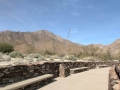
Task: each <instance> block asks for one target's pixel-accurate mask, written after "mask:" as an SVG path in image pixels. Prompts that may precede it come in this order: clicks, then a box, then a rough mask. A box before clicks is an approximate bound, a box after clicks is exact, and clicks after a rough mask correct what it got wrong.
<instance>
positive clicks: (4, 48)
mask: <svg viewBox="0 0 120 90" xmlns="http://www.w3.org/2000/svg"><path fill="white" fill-rule="evenodd" d="M12 51H14V47H13V45H12V44H10V43H0V52H2V53H10V52H12Z"/></svg>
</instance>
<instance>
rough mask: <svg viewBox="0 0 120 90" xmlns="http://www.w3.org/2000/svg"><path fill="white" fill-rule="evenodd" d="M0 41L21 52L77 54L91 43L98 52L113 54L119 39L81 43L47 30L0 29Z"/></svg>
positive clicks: (117, 47) (119, 45)
mask: <svg viewBox="0 0 120 90" xmlns="http://www.w3.org/2000/svg"><path fill="white" fill-rule="evenodd" d="M0 42H9V43H11V44H13V45H14V47H15V50H17V51H20V52H22V53H33V52H40V53H43V52H45V50H49V51H51V52H55V53H57V54H67V53H71V54H72V53H75V54H77V53H79V52H83V51H84V48H83V47H89V48H90V45H92V47H98V48H99V52H101V51H102V52H104V53H105V52H107V50H111V51H112V53H113V54H116V53H119V52H120V39H117V40H116V41H114V42H113V43H111V44H109V45H102V44H90V45H81V44H79V43H74V42H71V41H68V40H66V39H64V38H62V37H60V36H57V35H55V34H54V33H52V32H49V31H47V30H38V31H35V32H20V31H18V32H14V31H11V30H6V31H2V32H0ZM67 46H68V47H67ZM67 48H68V49H67Z"/></svg>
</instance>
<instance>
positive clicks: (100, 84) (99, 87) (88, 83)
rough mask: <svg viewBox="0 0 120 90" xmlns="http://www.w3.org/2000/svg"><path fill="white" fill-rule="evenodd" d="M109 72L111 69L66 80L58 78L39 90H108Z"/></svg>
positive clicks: (93, 71) (78, 75)
mask: <svg viewBox="0 0 120 90" xmlns="http://www.w3.org/2000/svg"><path fill="white" fill-rule="evenodd" d="M108 71H109V68H101V69H92V70H89V71H85V72H81V73H78V74H72V75H70V76H68V77H66V78H62V77H58V78H55V81H54V82H52V83H50V84H48V85H46V86H44V87H42V88H40V89H38V90H107V89H108V73H109V72H108Z"/></svg>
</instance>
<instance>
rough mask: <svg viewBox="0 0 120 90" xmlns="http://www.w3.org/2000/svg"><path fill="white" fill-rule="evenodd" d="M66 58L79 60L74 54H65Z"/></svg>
mask: <svg viewBox="0 0 120 90" xmlns="http://www.w3.org/2000/svg"><path fill="white" fill-rule="evenodd" d="M65 59H67V60H77V58H76V57H75V56H74V55H68V56H65Z"/></svg>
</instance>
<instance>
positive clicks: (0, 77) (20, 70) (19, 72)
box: [0, 62, 115, 84]
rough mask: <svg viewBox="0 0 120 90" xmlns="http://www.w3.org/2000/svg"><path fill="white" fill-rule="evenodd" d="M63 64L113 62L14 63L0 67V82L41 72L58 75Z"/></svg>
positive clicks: (91, 65)
mask: <svg viewBox="0 0 120 90" xmlns="http://www.w3.org/2000/svg"><path fill="white" fill-rule="evenodd" d="M60 64H64V65H66V66H68V68H70V69H71V68H78V67H90V68H91V69H93V68H95V67H96V65H103V64H106V65H108V66H112V65H113V64H115V63H113V62H44V63H39V64H29V65H15V66H4V67H0V84H7V83H13V82H17V81H21V80H25V79H28V78H32V77H35V76H40V75H43V74H54V77H59V65H60Z"/></svg>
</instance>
